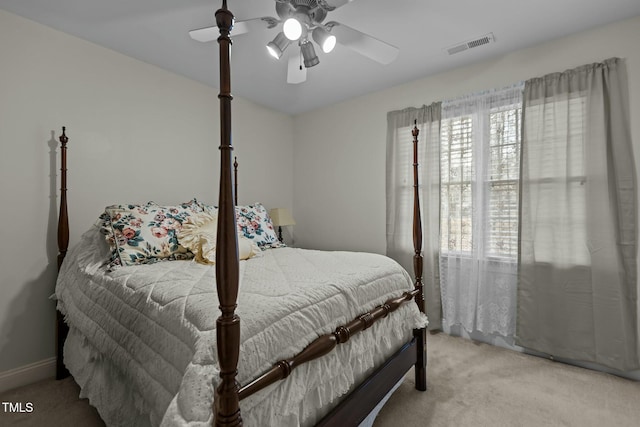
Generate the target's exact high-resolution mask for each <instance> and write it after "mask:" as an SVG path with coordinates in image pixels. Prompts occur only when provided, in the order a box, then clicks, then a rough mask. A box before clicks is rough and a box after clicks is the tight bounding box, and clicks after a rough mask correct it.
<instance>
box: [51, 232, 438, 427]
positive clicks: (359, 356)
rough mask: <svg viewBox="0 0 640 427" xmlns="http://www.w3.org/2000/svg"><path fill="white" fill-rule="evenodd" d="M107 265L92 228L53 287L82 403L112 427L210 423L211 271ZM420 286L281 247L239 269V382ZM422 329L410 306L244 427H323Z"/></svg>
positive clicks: (295, 383)
mask: <svg viewBox="0 0 640 427" xmlns="http://www.w3.org/2000/svg"><path fill="white" fill-rule="evenodd" d="M105 256H106V257H105ZM106 259H108V254H107V248H106V247H105V245H104V241H103V239H102V237H101V236H100V234H99V232H98V230H97V229H95V228H92V229H91V230H89V231H88V232H87V233H85V234H84V235H83V237H82V239H81V241H80V242H79V244H78V245H76V246H75V247H74V248H73V249H72V250H71V251H70V252H69V253H68V255H67V257H66V259H65V262H64V263H63V266H62V268H61V271H60V274H59V276H58V282H57V286H56V297H57V298H58V309H59V310H60V311H61V312H62V313H63V314H64V316H65V320H66V321H67V323H68V324H69V325H70V327H71V329H72V332H73V333H72V336H73V337H74V338H73V339H72V340H70V343H68V344H72V343H73V345H72V347H74V348H67V346H65V363H66V364H67V367H68V368H69V370H70V372H71V373H72V375H74V377H75V378H76V380H77V381H78V382H79V384H80V386H81V387H83V393H84V394H85V395H86V396H88V397H89V398H90V400H92V404H94V406H96V407H97V409H98V411H99V412H100V415H101V416H102V418H103V419H104V421H105V422H106V423H107V425H140V424H142V423H145V424H148V425H151V426H205V425H206V426H209V425H211V421H212V411H211V403H212V400H213V390H214V387H215V385H216V383H217V381H218V375H217V374H218V367H217V355H216V343H215V335H216V334H215V320H216V318H217V317H218V316H219V314H220V313H219V310H218V308H217V306H218V301H217V296H216V291H215V268H214V267H212V266H205V265H200V264H197V263H194V262H190V261H171V262H161V263H157V264H152V265H141V266H130V267H123V268H119V269H116V270H114V271H111V272H109V271H107V268H106V266H105V260H106ZM412 288H413V284H412V282H411V279H410V277H409V275H408V274H407V272H406V271H405V270H404V269H403V268H402V267H400V266H399V265H398V264H397V263H396V262H395V261H392V260H391V259H389V258H387V257H384V256H381V255H375V254H364V253H350V252H324V251H311V250H303V249H293V248H278V249H270V250H266V251H264V252H263V254H262V256H260V257H258V258H253V259H250V260H247V261H242V262H240V291H239V296H238V309H237V314H238V315H239V316H240V318H241V351H240V361H239V365H238V381H239V382H240V383H241V384H244V383H247V382H248V381H250V380H251V379H253V378H254V377H256V376H257V375H259V374H261V373H262V372H264V371H265V370H267V369H269V368H270V367H271V366H272V365H273V363H274V362H276V361H277V360H280V359H284V358H287V357H291V356H292V355H294V354H296V353H298V352H300V351H301V350H302V349H303V348H304V347H305V346H307V345H308V344H309V343H310V342H311V341H313V340H314V339H315V338H317V337H318V336H320V335H322V334H325V333H330V332H331V331H333V330H334V329H335V328H336V327H337V326H339V325H341V324H344V323H347V322H348V321H350V320H352V319H353V318H355V317H357V316H358V315H359V314H361V313H363V312H366V311H369V310H371V309H372V308H374V307H375V306H377V305H379V304H381V303H383V302H384V301H386V300H387V299H389V298H392V297H396V296H398V295H400V294H401V293H402V292H404V291H406V290H409V289H412ZM425 323H426V318H425V317H424V315H422V314H421V313H419V311H418V310H417V308H416V305H415V304H405V305H404V306H403V307H401V308H400V309H399V310H397V311H396V312H394V313H392V314H391V315H390V316H388V318H387V319H385V320H382V321H380V322H378V323H376V324H375V325H374V326H373V327H372V328H370V329H368V330H366V331H364V332H363V333H361V334H359V335H357V336H355V337H353V338H352V339H351V340H350V341H349V342H348V343H347V344H344V345H340V346H338V347H337V349H336V350H334V351H333V352H332V353H331V354H329V355H327V356H324V357H322V358H320V359H317V360H315V361H313V362H311V363H308V364H306V365H303V366H301V367H299V368H298V369H296V370H295V371H294V372H293V373H292V374H291V376H290V377H289V378H287V379H286V380H284V381H280V382H278V383H277V384H274V385H271V386H269V387H267V388H266V389H264V390H262V391H260V392H258V393H256V394H255V395H253V396H250V397H249V398H247V399H244V400H243V401H241V405H240V407H241V410H242V417H243V421H244V423H245V425H248V426H252V425H255V426H257V425H260V426H264V425H274V426H300V425H302V426H306V425H313V424H315V423H316V422H317V421H318V420H319V419H320V418H321V417H322V416H323V415H324V414H326V413H327V412H328V411H329V410H330V409H331V408H332V407H333V406H334V405H335V404H336V403H337V402H338V400H339V398H340V397H341V396H343V395H344V394H346V393H348V392H349V391H350V389H352V388H353V386H354V385H355V384H357V383H358V382H359V381H361V380H362V379H364V378H365V377H366V376H367V375H368V374H369V373H370V372H371V371H372V370H373V369H374V368H375V366H376V365H378V364H380V363H381V362H382V361H383V360H384V359H386V358H387V357H388V356H390V355H391V354H393V353H394V352H395V350H397V348H399V347H400V346H401V345H402V344H403V343H404V342H406V341H408V340H409V339H410V338H411V336H412V329H413V328H417V327H422V326H424V325H425ZM67 355H68V357H67ZM83 383H84V384H83ZM92 396H93V399H92ZM99 396H102V398H99ZM105 396H108V397H105ZM125 408H127V409H126V410H125Z"/></svg>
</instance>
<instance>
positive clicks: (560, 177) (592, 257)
mask: <svg viewBox="0 0 640 427" xmlns="http://www.w3.org/2000/svg"><path fill="white" fill-rule="evenodd" d="M523 121H524V127H523V142H522V144H523V146H522V209H521V213H522V221H521V233H522V235H521V258H520V262H521V267H520V283H519V285H518V306H519V307H518V332H517V335H518V336H517V343H518V344H519V345H521V346H523V347H528V348H532V349H535V350H538V351H542V352H545V353H548V354H552V355H555V356H559V357H566V358H570V359H575V360H584V361H591V362H596V363H600V364H602V365H606V366H610V367H613V368H616V369H621V370H628V369H637V368H638V354H637V344H636V343H637V327H636V300H637V281H636V251H637V249H636V221H637V218H636V183H635V169H634V162H633V152H632V146H631V137H630V131H629V110H628V90H627V77H626V69H625V63H624V60H621V59H610V60H607V61H605V62H604V63H598V64H591V65H586V66H583V67H579V68H576V69H574V70H569V71H566V72H563V73H554V74H550V75H547V76H544V77H541V78H537V79H532V80H529V81H527V82H526V87H525V92H524V120H523Z"/></svg>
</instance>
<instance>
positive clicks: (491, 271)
mask: <svg viewBox="0 0 640 427" xmlns="http://www.w3.org/2000/svg"><path fill="white" fill-rule="evenodd" d="M522 87H523V86H522V85H517V86H514V87H511V88H506V89H503V90H496V91H492V92H485V93H481V94H476V95H471V96H467V97H464V98H460V99H456V100H453V101H447V102H444V103H443V104H442V124H441V153H440V160H441V166H440V167H441V196H440V197H441V212H440V218H441V222H440V232H441V242H440V249H441V252H440V287H441V294H442V310H443V326H444V327H445V330H446V329H447V328H448V329H451V328H452V327H453V326H461V327H462V328H464V329H465V330H466V331H468V332H475V331H479V332H482V333H484V334H497V335H500V336H503V337H506V338H508V339H509V338H510V339H512V338H513V335H514V331H515V310H516V285H517V242H518V178H519V157H520V129H521V122H520V118H521V102H522Z"/></svg>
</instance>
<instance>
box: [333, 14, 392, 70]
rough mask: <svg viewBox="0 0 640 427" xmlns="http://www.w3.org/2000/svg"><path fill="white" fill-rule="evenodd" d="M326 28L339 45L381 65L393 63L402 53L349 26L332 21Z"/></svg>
mask: <svg viewBox="0 0 640 427" xmlns="http://www.w3.org/2000/svg"><path fill="white" fill-rule="evenodd" d="M326 27H328V28H329V29H330V32H331V34H333V35H334V36H336V39H337V42H338V43H340V44H341V45H343V46H345V47H348V48H349V49H351V50H353V51H356V52H358V53H359V54H360V55H363V56H366V57H367V58H369V59H373V60H374V61H376V62H379V63H381V64H385V65H386V64H390V63H392V62H393V61H395V59H396V58H397V57H398V53H399V52H400V49H398V48H397V47H395V46H392V45H390V44H389V43H386V42H383V41H382V40H378V39H376V38H375V37H372V36H370V35H367V34H365V33H362V32H360V31H358V30H356V29H354V28H351V27H349V26H347V25H344V24H340V23H338V22H335V21H331V22H327V24H326Z"/></svg>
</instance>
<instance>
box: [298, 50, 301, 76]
mask: <svg viewBox="0 0 640 427" xmlns="http://www.w3.org/2000/svg"><path fill="white" fill-rule="evenodd" d="M298 58H299V59H300V65H299V67H300V71H302V49H300V55H298Z"/></svg>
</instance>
